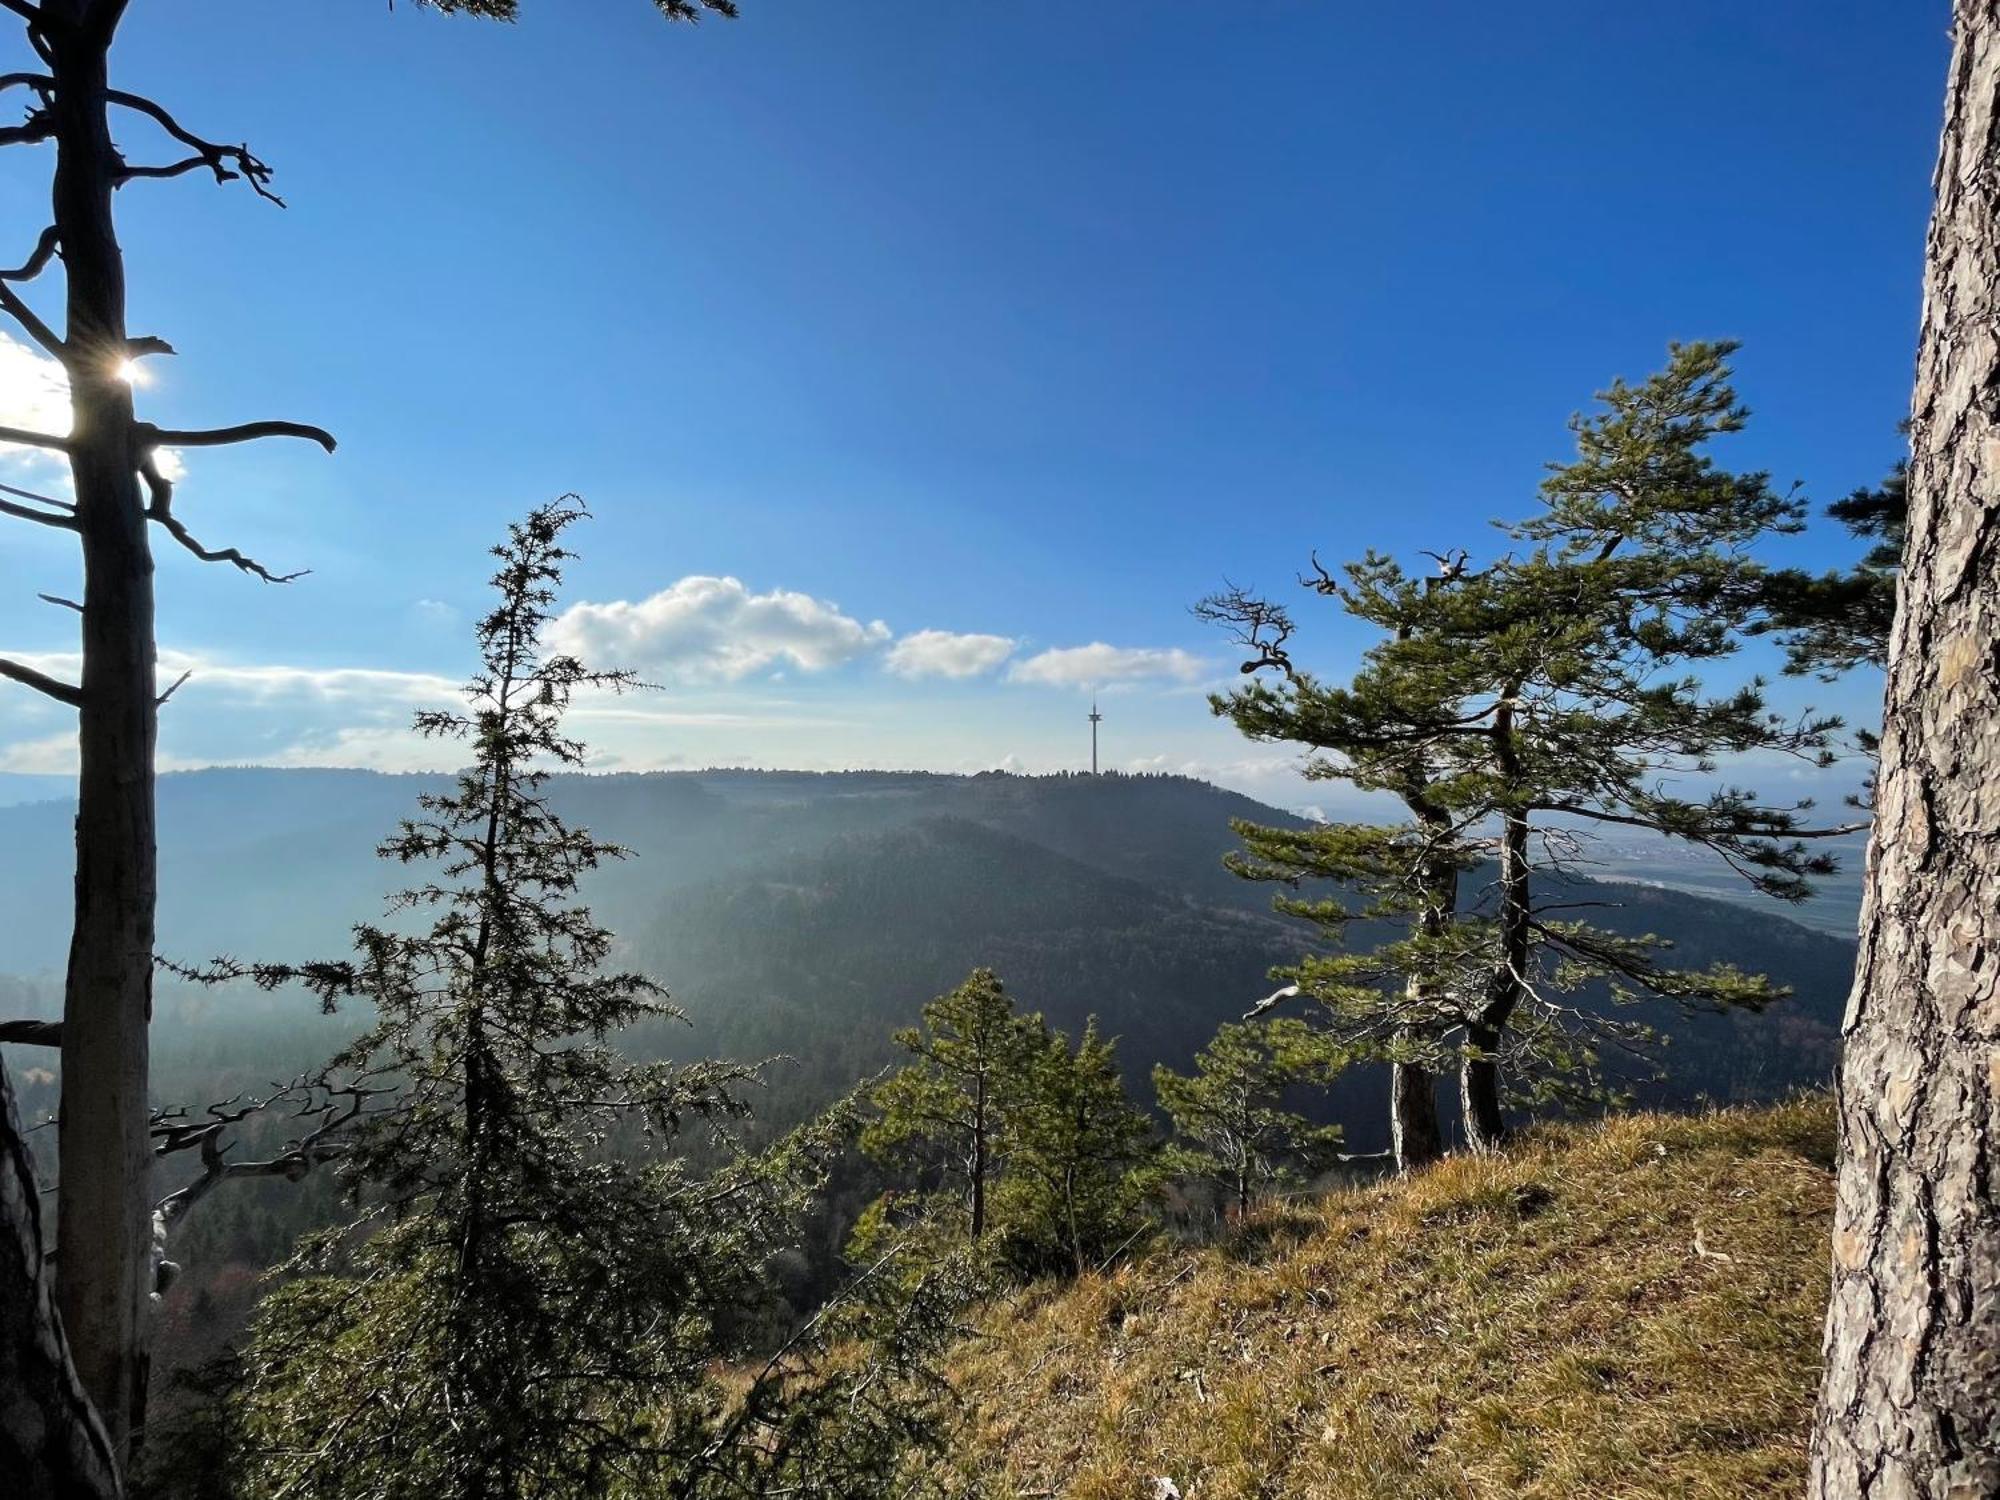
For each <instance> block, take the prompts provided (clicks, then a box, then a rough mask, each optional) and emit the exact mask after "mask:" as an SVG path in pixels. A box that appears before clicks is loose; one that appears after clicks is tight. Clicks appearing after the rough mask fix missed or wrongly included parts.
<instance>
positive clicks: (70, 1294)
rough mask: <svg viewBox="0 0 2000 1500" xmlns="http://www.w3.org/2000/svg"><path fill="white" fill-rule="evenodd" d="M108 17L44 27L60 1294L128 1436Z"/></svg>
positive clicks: (115, 308) (131, 604) (139, 1276)
mask: <svg viewBox="0 0 2000 1500" xmlns="http://www.w3.org/2000/svg"><path fill="white" fill-rule="evenodd" d="M109 26H110V23H109V22H106V23H104V24H103V25H102V26H98V25H95V24H92V23H88V22H86V23H80V24H79V25H77V26H76V27H74V28H63V29H61V30H59V31H58V32H57V41H56V53H55V59H54V63H53V64H52V66H53V70H54V73H55V77H56V88H55V94H54V100H55V102H54V116H55V122H56V145H57V151H56V169H55V193H54V199H55V222H56V228H57V231H58V233H59V235H60V236H61V244H62V256H63V269H64V274H65V277H66V279H67V281H68V298H69V307H68V329H67V333H66V340H67V343H68V346H69V358H68V359H67V361H66V363H67V364H68V365H69V369H70V384H71V393H72V402H73V410H74V416H75V427H74V439H73V441H74V448H73V451H72V454H71V460H70V467H71V474H72V478H73V480H74V483H75V490H76V518H77V522H78V525H79V527H80V529H81V533H82V549H83V566H84V595H83V617H82V632H83V674H82V705H81V709H80V711H79V715H78V747H79V755H80V767H79V774H78V781H77V818H76V850H77V862H76V925H75V928H74V931H73V934H72V937H71V945H70V955H69V972H68V978H67V983H66V985H65V989H64V996H63V1043H62V1084H63V1108H62V1121H61V1126H60V1131H59V1133H60V1141H61V1175H60V1179H59V1186H58V1200H57V1220H56V1233H57V1237H58V1244H59V1255H58V1262H57V1263H58V1266H59V1267H60V1270H59V1274H58V1276H57V1286H58V1300H59V1301H60V1303H61V1307H62V1316H63V1324H64V1327H65V1329H66V1331H67V1332H68V1335H69V1340H70V1347H71V1350H72V1352H73V1354H74V1356H75V1360H76V1367H77V1372H78V1374H79V1375H80V1376H81V1377H82V1380H83V1384H84V1389H85V1390H87V1391H88V1392H89V1393H90V1396H91V1399H92V1401H93V1402H94V1403H95V1405H96V1406H97V1409H98V1411H99V1413H100V1414H101V1415H102V1417H103V1419H104V1423H105V1427H106V1429H107V1430H108V1431H109V1433H110V1435H111V1438H112V1442H113V1445H114V1447H115V1448H116V1449H117V1450H118V1451H119V1452H121V1453H122V1452H123V1451H124V1448H125V1445H126V1440H127V1435H128V1429H129V1423H130V1420H131V1416H132V1413H133V1412H134V1410H135V1409H136V1404H137V1403H138V1402H139V1401H140V1400H141V1399H142V1398H143V1391H142V1390H141V1389H140V1386H141V1382H142V1380H143V1371H144V1365H145V1361H144V1355H143V1345H144V1341H145V1332H146V1330H145V1324H144V1318H145V1314H146V1309H147V1306H148V1300H147V1294H148V1292H149V1291H150V1286H149V1285H148V1282H149V1277H150V1273H151V1251H152V1225H151V1213H150V1205H149V1201H148V1192H147V1188H148V1177H149V1173H150V1171H151V1167H152V1154H151V1150H150V1143H149V1140H148V1134H147V1132H148V1127H149V1118H148V1101H147V1087H148V1050H147V1047H148V1040H147V1026H148V1024H149V1022H150V1020H151V1015H152V987H153V908H154V898H155V864H154V860H155V851H154V828H153V742H154V730H155V722H156V718H157V707H156V705H155V703H154V691H155V689H154V681H153V561H152V555H151V551H150V547H149V543H148V537H147V535H146V526H147V522H146V519H145V515H144V511H143V506H142V503H141V499H140V493H139V481H138V477H137V473H136V468H135V464H136V454H135V449H134V432H133V419H132V397H131V391H130V388H129V387H128V386H126V385H125V384H124V383H123V382H122V381H121V380H119V379H118V378H117V370H118V367H119V364H120V362H121V361H122V360H123V359H124V357H125V340H126V330H125V269H124V260H123V256H122V253H121V252H120V250H119V248H118V240H117V236H116V233H115V232H114V227H113V223H112V213H111V195H112V191H113V186H114V183H115V174H116V172H117V171H118V169H119V159H118V156H117V152H116V150H115V149H114V147H113V146H112V143H111V134H110V130H109V126H108V123H107V121H106V118H105V109H106V105H105V98H104V93H105V88H106V66H107V54H108V52H109V47H110V35H109Z"/></svg>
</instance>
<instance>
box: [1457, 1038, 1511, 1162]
mask: <svg viewBox="0 0 2000 1500" xmlns="http://www.w3.org/2000/svg"><path fill="white" fill-rule="evenodd" d="M1465 1041H1466V1045H1467V1047H1469V1048H1471V1049H1473V1050H1474V1051H1476V1052H1479V1053H1481V1054H1484V1055H1482V1056H1477V1057H1474V1056H1468V1057H1466V1059H1465V1060H1464V1061H1463V1062H1462V1063H1460V1064H1459V1068H1458V1107H1459V1114H1460V1116H1461V1118H1462V1119H1463V1120H1464V1122H1465V1144H1466V1145H1467V1146H1468V1147H1469V1148H1471V1149H1472V1150H1473V1151H1475V1152H1477V1153H1479V1154H1480V1155H1482V1156H1483V1155H1485V1154H1487V1153H1489V1152H1493V1151H1498V1150H1499V1149H1500V1147H1501V1146H1502V1145H1503V1144H1504V1143H1505V1141H1506V1139H1507V1117H1506V1115H1505V1114H1504V1113H1503V1112H1502V1111H1501V1108H1500V1068H1499V1065H1498V1064H1497V1063H1495V1062H1494V1061H1493V1057H1492V1053H1493V1052H1494V1050H1495V1049H1497V1048H1498V1047H1499V1045H1500V1033H1499V1032H1497V1031H1494V1030H1492V1029H1491V1028H1489V1027H1485V1026H1478V1025H1474V1026H1469V1027H1467V1028H1466V1033H1465Z"/></svg>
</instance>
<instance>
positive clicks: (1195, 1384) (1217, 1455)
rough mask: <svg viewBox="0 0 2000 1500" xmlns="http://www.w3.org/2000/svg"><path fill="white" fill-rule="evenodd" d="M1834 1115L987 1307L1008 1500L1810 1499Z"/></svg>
mask: <svg viewBox="0 0 2000 1500" xmlns="http://www.w3.org/2000/svg"><path fill="white" fill-rule="evenodd" d="M1832 1148H1833V1124H1832V1112H1831V1109H1830V1107H1829V1105H1828V1103H1827V1101H1826V1100H1825V1099H1824V1098H1821V1097H1814V1098H1809V1099H1806V1100H1803V1101H1800V1102H1795V1103H1789V1104H1784V1105H1780V1106H1777V1107H1773V1108H1764V1109H1751V1110H1728V1111H1722V1112H1717V1113H1712V1114H1706V1115H1699V1116H1670V1115H1633V1116H1627V1117H1624V1118H1619V1119H1614V1120H1611V1121H1609V1122H1607V1123H1603V1124H1596V1125H1589V1126H1561V1127H1550V1128H1545V1129H1543V1130H1541V1131H1538V1132H1537V1133H1535V1134H1533V1135H1532V1136H1530V1137H1528V1138H1527V1139H1525V1140H1524V1141H1523V1142H1522V1143H1521V1144H1520V1146H1519V1147H1518V1148H1517V1149H1515V1150H1513V1151H1511V1152H1509V1153H1508V1154H1507V1155H1506V1156H1504V1157H1503V1158H1501V1159H1498V1160H1492V1161H1477V1160H1470V1159H1454V1160H1452V1161H1448V1162H1446V1163H1445V1164H1443V1165H1442V1166H1440V1167H1438V1168H1436V1169H1434V1170H1432V1171H1430V1172H1427V1173H1425V1174H1423V1175H1422V1176H1420V1177H1418V1178H1416V1179H1415V1180H1413V1181H1410V1182H1408V1183H1389V1184H1384V1185H1380V1186H1375V1187H1370V1188H1364V1189H1356V1190H1350V1191H1344V1192H1339V1193H1335V1194H1333V1195H1332V1196H1330V1197H1328V1198H1325V1199H1323V1200H1321V1201H1319V1202H1317V1203H1312V1204H1300V1205H1296V1206H1293V1207H1290V1208H1287V1209H1283V1210H1280V1211H1277V1212H1275V1213H1272V1214H1270V1215H1268V1216H1266V1217H1265V1218H1263V1219H1262V1220H1260V1221H1257V1222H1255V1223H1253V1224H1252V1225H1250V1226H1249V1227H1248V1228H1247V1229H1246V1230H1245V1231H1243V1232H1242V1234H1241V1235H1240V1237H1239V1239H1238V1241H1237V1242H1236V1243H1235V1244H1233V1245H1229V1246H1223V1247H1218V1248H1214V1249H1208V1250H1201V1251H1170V1252H1166V1253H1162V1254H1158V1255H1155V1256H1152V1257H1150V1258H1148V1259H1146V1260H1144V1261H1142V1262H1140V1263H1138V1264H1136V1265H1132V1266H1128V1267H1125V1268H1123V1269H1120V1270H1118V1271H1116V1272H1113V1273H1111V1274H1107V1275H1103V1276H1097V1277H1092V1278H1088V1279H1086V1280H1085V1281H1083V1282H1082V1283H1080V1284H1078V1285H1076V1286H1073V1287H1070V1288H1068V1289H1065V1290H1062V1291H1060V1292H1055V1293H1051V1292H1049V1291H1047V1290H1042V1291H1031V1292H1028V1293H1026V1294H1023V1295H1022V1296H1020V1297H1019V1298H1017V1299H1015V1301H1014V1302H1012V1303H1011V1304H1009V1305H1007V1306H1005V1307H1001V1308H997V1309H995V1310H993V1311H992V1313H991V1314H990V1315H989V1318H988V1320H987V1323H988V1329H989V1335H990V1336H988V1337H985V1338H983V1339H979V1340H975V1341H973V1342H971V1343H970V1344H968V1346H967V1348H966V1351H965V1352H964V1354H963V1355H962V1357H961V1358H960V1359H959V1361H958V1364H957V1369H956V1378H957V1380H958V1383H959V1384H960V1386H961V1388H962V1389H963V1391H964V1393H965V1395H966V1397H967V1399H968V1401H969V1402H970V1403H971V1410H972V1413H973V1419H974V1427H975V1432H974V1438H973V1441H972V1443H971V1444H970V1445H969V1447H968V1448H967V1450H966V1453H965V1456H964V1459H963V1464H964V1469H965V1473H966V1474H967V1475H971V1474H975V1473H976V1474H979V1475H981V1476H983V1477H984V1478H985V1480H986V1481H987V1483H988V1485H989V1486H990V1489H991V1492H992V1493H995V1494H998V1495H1002V1496H1014V1497H1023V1500H1025V1497H1028V1496H1050V1495H1062V1496H1065V1497H1070V1500H1130V1497H1133V1496H1143V1495H1146V1494H1149V1493H1151V1492H1152V1481H1153V1479H1154V1478H1155V1477H1156V1476H1160V1477H1165V1478H1168V1479H1171V1480H1172V1481H1173V1482H1174V1483H1175V1485H1177V1486H1178V1487H1179V1491H1180V1493H1181V1494H1182V1495H1183V1496H1185V1497H1187V1500H1250V1497H1279V1496H1300V1497H1313V1500H1347V1497H1371V1500H1372V1497H1381V1500H1390V1497H1394V1500H1427V1497H1439V1500H1443V1497H1454V1500H1456V1497H1471V1496H1478V1497H1488V1496H1491V1497H1502V1496H1507V1497H1514V1496H1523V1497H1549V1500H1555V1497H1565V1500H1567V1497H1574V1496H1582V1495H1589V1496H1599V1497H1605V1500H1639V1497H1652V1496H1658V1497H1661V1500H1665V1497H1669V1496H1672V1497H1675V1500H1723V1497H1731V1500H1734V1497H1751V1496H1762V1495H1777V1494H1789V1493H1795V1492H1797V1490H1798V1489H1799V1487H1800V1485H1801V1483H1802V1476H1803V1465H1804V1447H1805V1433H1806V1424H1807V1418H1808V1414H1809V1409H1810V1403H1811V1400H1812V1392H1813V1388H1814V1384H1815V1381H1816V1378H1817V1364H1818V1346H1819V1322H1820V1316H1821V1313H1822V1311H1823V1308H1824V1305H1825V1283H1826V1276H1827V1223H1828V1219H1829V1215H1830V1212H1831V1204H1832V1181H1831V1175H1830V1170H1829V1163H1830V1161H1831V1156H1832Z"/></svg>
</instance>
